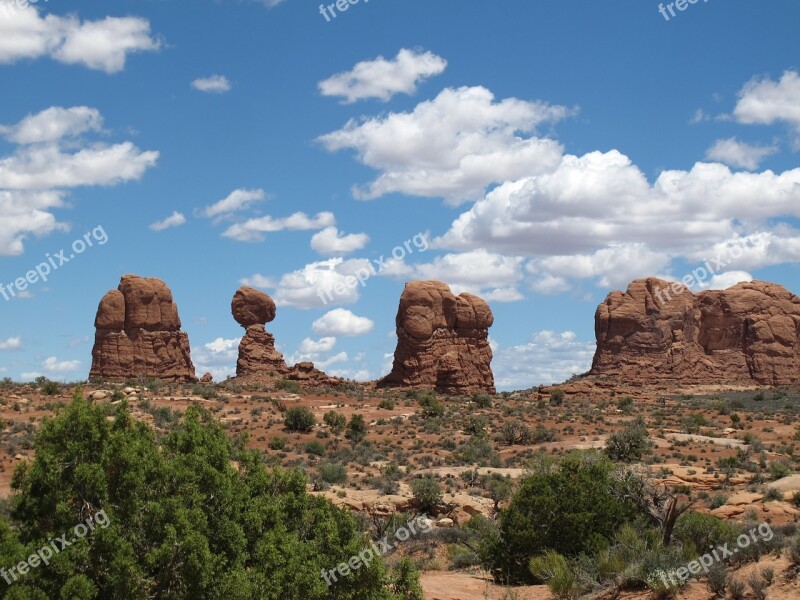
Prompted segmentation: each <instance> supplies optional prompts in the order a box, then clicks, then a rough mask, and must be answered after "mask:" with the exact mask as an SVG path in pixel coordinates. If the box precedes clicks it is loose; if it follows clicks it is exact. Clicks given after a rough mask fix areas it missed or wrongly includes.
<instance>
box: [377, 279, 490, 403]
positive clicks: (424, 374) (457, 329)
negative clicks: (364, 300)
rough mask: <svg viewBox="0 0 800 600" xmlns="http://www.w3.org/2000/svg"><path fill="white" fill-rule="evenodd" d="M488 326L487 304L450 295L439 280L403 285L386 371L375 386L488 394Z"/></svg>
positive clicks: (470, 296)
mask: <svg viewBox="0 0 800 600" xmlns="http://www.w3.org/2000/svg"><path fill="white" fill-rule="evenodd" d="M493 322H494V316H493V315H492V311H491V309H490V308H489V305H488V304H487V303H486V302H485V301H483V300H482V299H481V298H479V297H478V296H474V295H472V294H466V293H464V294H461V295H459V296H454V295H453V293H452V292H451V291H450V288H449V287H448V286H447V285H446V284H444V283H442V282H440V281H412V282H410V283H407V284H406V287H405V289H404V290H403V294H402V296H401V297H400V307H399V309H398V311H397V319H396V325H397V349H396V350H395V354H394V364H393V367H392V372H391V373H390V374H389V375H387V376H386V377H385V378H383V379H382V380H381V381H379V382H378V386H379V387H415V388H428V389H435V390H436V391H438V392H441V393H447V394H471V393H475V392H488V393H492V394H493V393H494V392H495V387H494V375H493V374H492V368H491V362H492V349H491V348H490V347H489V327H491V326H492V323H493Z"/></svg>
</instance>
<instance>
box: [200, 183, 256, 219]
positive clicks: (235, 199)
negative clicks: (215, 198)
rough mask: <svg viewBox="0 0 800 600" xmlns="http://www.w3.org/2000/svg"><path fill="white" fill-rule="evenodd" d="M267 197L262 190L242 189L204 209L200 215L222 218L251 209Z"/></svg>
mask: <svg viewBox="0 0 800 600" xmlns="http://www.w3.org/2000/svg"><path fill="white" fill-rule="evenodd" d="M266 197H267V196H266V193H265V192H264V190H262V189H253V190H247V189H241V188H240V189H238V190H233V191H232V192H231V193H230V194H228V195H227V196H226V197H225V198H223V199H222V200H220V201H219V202H215V203H214V204H212V205H210V206H206V207H205V208H203V209H202V210H201V211H200V215H201V216H203V217H208V218H215V217H222V216H225V215H229V214H231V213H236V212H239V211H241V210H244V209H245V208H249V207H250V206H251V205H253V204H255V203H256V202H261V201H262V200H264V199H265V198H266Z"/></svg>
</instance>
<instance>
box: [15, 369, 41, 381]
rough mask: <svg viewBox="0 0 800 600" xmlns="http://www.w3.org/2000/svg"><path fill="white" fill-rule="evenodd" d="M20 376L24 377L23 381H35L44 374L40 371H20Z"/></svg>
mask: <svg viewBox="0 0 800 600" xmlns="http://www.w3.org/2000/svg"><path fill="white" fill-rule="evenodd" d="M19 376H20V378H21V379H22V381H33V380H34V379H36V378H37V377H41V376H42V374H41V373H39V372H38V371H32V372H28V373H20V374H19Z"/></svg>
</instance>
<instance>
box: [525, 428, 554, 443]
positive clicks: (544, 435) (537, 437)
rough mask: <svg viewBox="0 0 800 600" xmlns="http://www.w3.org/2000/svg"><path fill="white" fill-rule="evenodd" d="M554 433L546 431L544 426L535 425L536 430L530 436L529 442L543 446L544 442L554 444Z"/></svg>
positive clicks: (549, 430)
mask: <svg viewBox="0 0 800 600" xmlns="http://www.w3.org/2000/svg"><path fill="white" fill-rule="evenodd" d="M556 439H557V437H556V432H555V431H553V430H552V429H548V428H547V427H545V426H544V425H537V426H536V429H534V430H533V435H532V436H531V441H532V442H533V443H534V444H544V443H545V442H554V441H556Z"/></svg>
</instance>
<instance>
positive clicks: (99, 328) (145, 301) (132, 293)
mask: <svg viewBox="0 0 800 600" xmlns="http://www.w3.org/2000/svg"><path fill="white" fill-rule="evenodd" d="M94 324H95V341H94V348H93V349H92V368H91V371H90V372H89V378H90V379H92V380H98V379H105V380H112V381H113V380H125V379H130V378H134V377H154V378H158V379H161V380H163V381H176V382H193V381H197V378H196V377H195V371H194V365H193V364H192V359H191V352H190V349H189V336H188V335H187V334H186V333H185V332H183V331H181V320H180V317H179V316H178V307H177V306H176V304H175V302H173V299H172V292H171V291H170V289H169V287H167V284H165V283H164V282H163V281H161V280H160V279H155V278H149V279H148V278H144V277H139V276H137V275H124V276H123V277H122V279H121V280H120V284H119V287H118V288H117V289H116V290H111V291H109V292H108V293H106V295H105V296H103V299H102V300H100V305H99V306H98V308H97V316H96V317H95V322H94Z"/></svg>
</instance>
